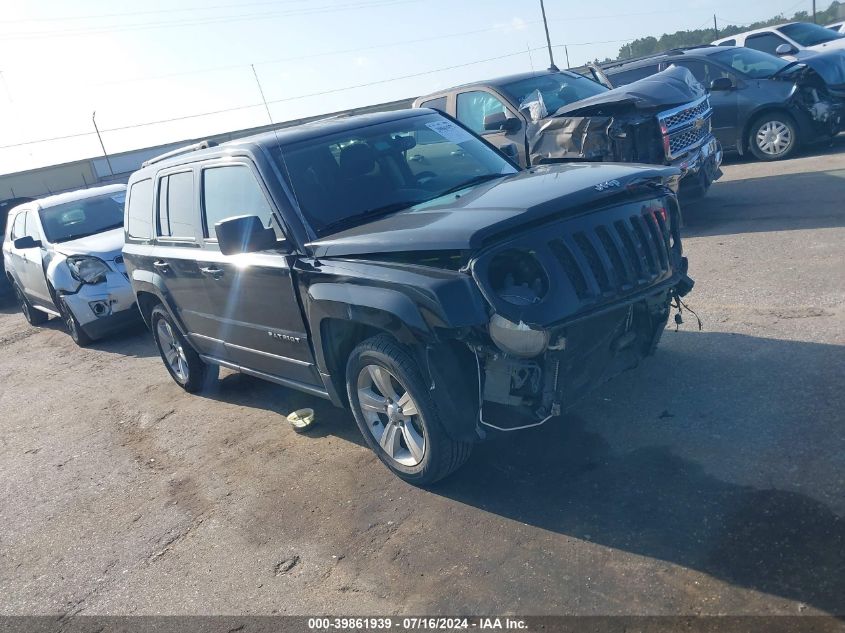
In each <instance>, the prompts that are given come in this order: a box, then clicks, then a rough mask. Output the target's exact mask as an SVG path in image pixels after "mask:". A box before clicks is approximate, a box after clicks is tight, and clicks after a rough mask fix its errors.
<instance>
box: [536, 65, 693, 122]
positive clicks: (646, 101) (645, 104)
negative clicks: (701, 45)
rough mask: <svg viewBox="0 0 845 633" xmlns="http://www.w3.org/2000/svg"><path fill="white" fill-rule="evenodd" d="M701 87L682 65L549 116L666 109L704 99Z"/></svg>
mask: <svg viewBox="0 0 845 633" xmlns="http://www.w3.org/2000/svg"><path fill="white" fill-rule="evenodd" d="M705 94H706V91H705V90H704V87H703V86H702V85H701V84H700V83H699V82H698V81H697V80H696V78H695V77H694V76H693V74H692V73H691V72H690V71H689V70H687V69H686V68H682V67H681V66H670V67H669V68H667V69H666V70H664V71H661V72H659V73H656V74H654V75H651V76H650V77H646V78H645V79H640V80H639V81H635V82H633V83H630V84H627V85H625V86H620V87H619V88H614V89H613V90H608V91H607V92H603V93H601V94H597V95H594V96H592V97H589V98H587V99H582V100H581V101H576V102H575V103H570V104H569V105H568V106H564V107H562V108H560V109H559V110H557V111H556V112H555V113H554V114H553V115H552V116H554V117H560V116H582V115H586V114H593V113H598V112H600V111H602V110H603V109H608V106H617V105H623V104H627V105H632V106H633V107H634V108H636V109H638V110H649V109H658V108H659V109H667V108H670V107H672V106H678V105H681V104H684V103H689V102H690V101H695V100H696V99H698V98H700V97H703V96H704V95H705Z"/></svg>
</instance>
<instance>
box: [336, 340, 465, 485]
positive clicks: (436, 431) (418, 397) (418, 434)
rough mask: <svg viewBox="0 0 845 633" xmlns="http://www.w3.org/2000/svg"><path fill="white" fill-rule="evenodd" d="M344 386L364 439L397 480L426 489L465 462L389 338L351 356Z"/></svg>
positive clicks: (416, 374) (407, 359)
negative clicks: (425, 487) (398, 478)
mask: <svg viewBox="0 0 845 633" xmlns="http://www.w3.org/2000/svg"><path fill="white" fill-rule="evenodd" d="M346 386H347V392H348V395H349V404H350V406H351V408H352V413H353V415H354V416H355V422H357V424H358V428H359V429H360V430H361V433H362V434H363V436H364V439H365V440H366V442H367V444H368V445H369V447H370V448H371V449H372V450H373V452H375V454H376V455H377V456H378V458H379V459H380V460H381V461H382V463H384V465H385V466H387V467H388V468H389V469H390V470H391V471H392V472H393V473H394V474H395V475H397V476H398V477H400V478H401V479H404V480H405V481H407V482H409V483H412V484H414V485H418V486H425V485H428V484H432V483H434V482H436V481H439V480H440V479H443V478H444V477H446V476H447V475H449V474H451V473H452V472H454V471H455V470H457V469H458V468H459V467H460V466H462V465H463V463H464V462H466V460H467V459H468V458H469V455H470V452H471V450H472V444H469V443H466V442H456V441H454V440H452V439H451V438H450V437H449V435H448V434H447V433H446V431H445V429H444V426H443V423H442V422H441V420H440V417H439V414H438V410H437V405H436V402H435V400H434V398H433V397H432V395H431V392H430V391H429V389H428V386H427V385H426V383H425V381H424V380H423V379H422V372H421V371H420V369H419V367H418V365H417V363H416V362H415V361H414V359H413V357H412V356H411V354H410V353H409V352H408V351H407V350H406V349H405V348H404V347H403V346H401V345H399V343H397V342H396V341H395V340H394V339H392V338H391V337H390V336H387V335H386V334H380V335H378V336H375V337H373V338H371V339H368V340H366V341H364V342H363V343H361V344H360V345H358V347H356V348H355V349H354V350H353V351H352V354H351V355H350V357H349V361H348V363H347V366H346Z"/></svg>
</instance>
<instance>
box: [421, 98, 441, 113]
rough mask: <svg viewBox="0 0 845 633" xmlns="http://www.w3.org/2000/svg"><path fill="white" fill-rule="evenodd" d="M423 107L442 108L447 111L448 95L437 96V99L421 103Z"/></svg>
mask: <svg viewBox="0 0 845 633" xmlns="http://www.w3.org/2000/svg"><path fill="white" fill-rule="evenodd" d="M420 107H421V108H431V109H432V110H440V112H446V97H437V98H436V99H429V100H428V101H423V102H422V103H421V104H420Z"/></svg>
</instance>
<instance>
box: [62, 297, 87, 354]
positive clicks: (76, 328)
mask: <svg viewBox="0 0 845 633" xmlns="http://www.w3.org/2000/svg"><path fill="white" fill-rule="evenodd" d="M54 296H55V293H54ZM56 305H57V307H58V308H59V312H61V314H62V321H64V322H65V327H66V328H67V332H68V334H70V338H72V339H73V342H74V343H76V344H77V345H79V347H85V346H86V345H89V344H90V343H91V341H92V340H93V339H92V338H91V337H90V336H88V334H87V333H86V332H85V330H84V329H83V328H82V326H81V325H80V324H79V321H77V320H76V317H75V316H74V315H73V312H72V311H71V309H70V306H69V305H68V303H67V301H65V299H64V297H61V296H60V297H58V299H57V301H56Z"/></svg>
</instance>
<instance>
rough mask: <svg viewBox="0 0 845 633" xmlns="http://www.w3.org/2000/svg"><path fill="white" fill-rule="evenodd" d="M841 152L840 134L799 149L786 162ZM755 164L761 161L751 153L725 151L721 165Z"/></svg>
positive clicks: (844, 139) (843, 137)
mask: <svg viewBox="0 0 845 633" xmlns="http://www.w3.org/2000/svg"><path fill="white" fill-rule="evenodd" d="M842 151H845V133H840V134H839V135H837V136H835V137H833V138H832V139H830V140H828V141H819V142H816V143H810V144H809V145H806V146H804V147H801V148H799V151H798V152H796V154H795V155H794V156H793V157H792V158H791V159H788V160H794V159H795V158H806V157H811V156H827V155H829V154H838V153H840V152H842ZM757 162H762V161H760V160H759V159H758V158H757V157H756V156H754V154H752V153H751V152H746V153H745V154H740V153H739V152H736V151H727V152H725V154H724V158H723V160H722V165H747V164H750V163H757Z"/></svg>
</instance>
